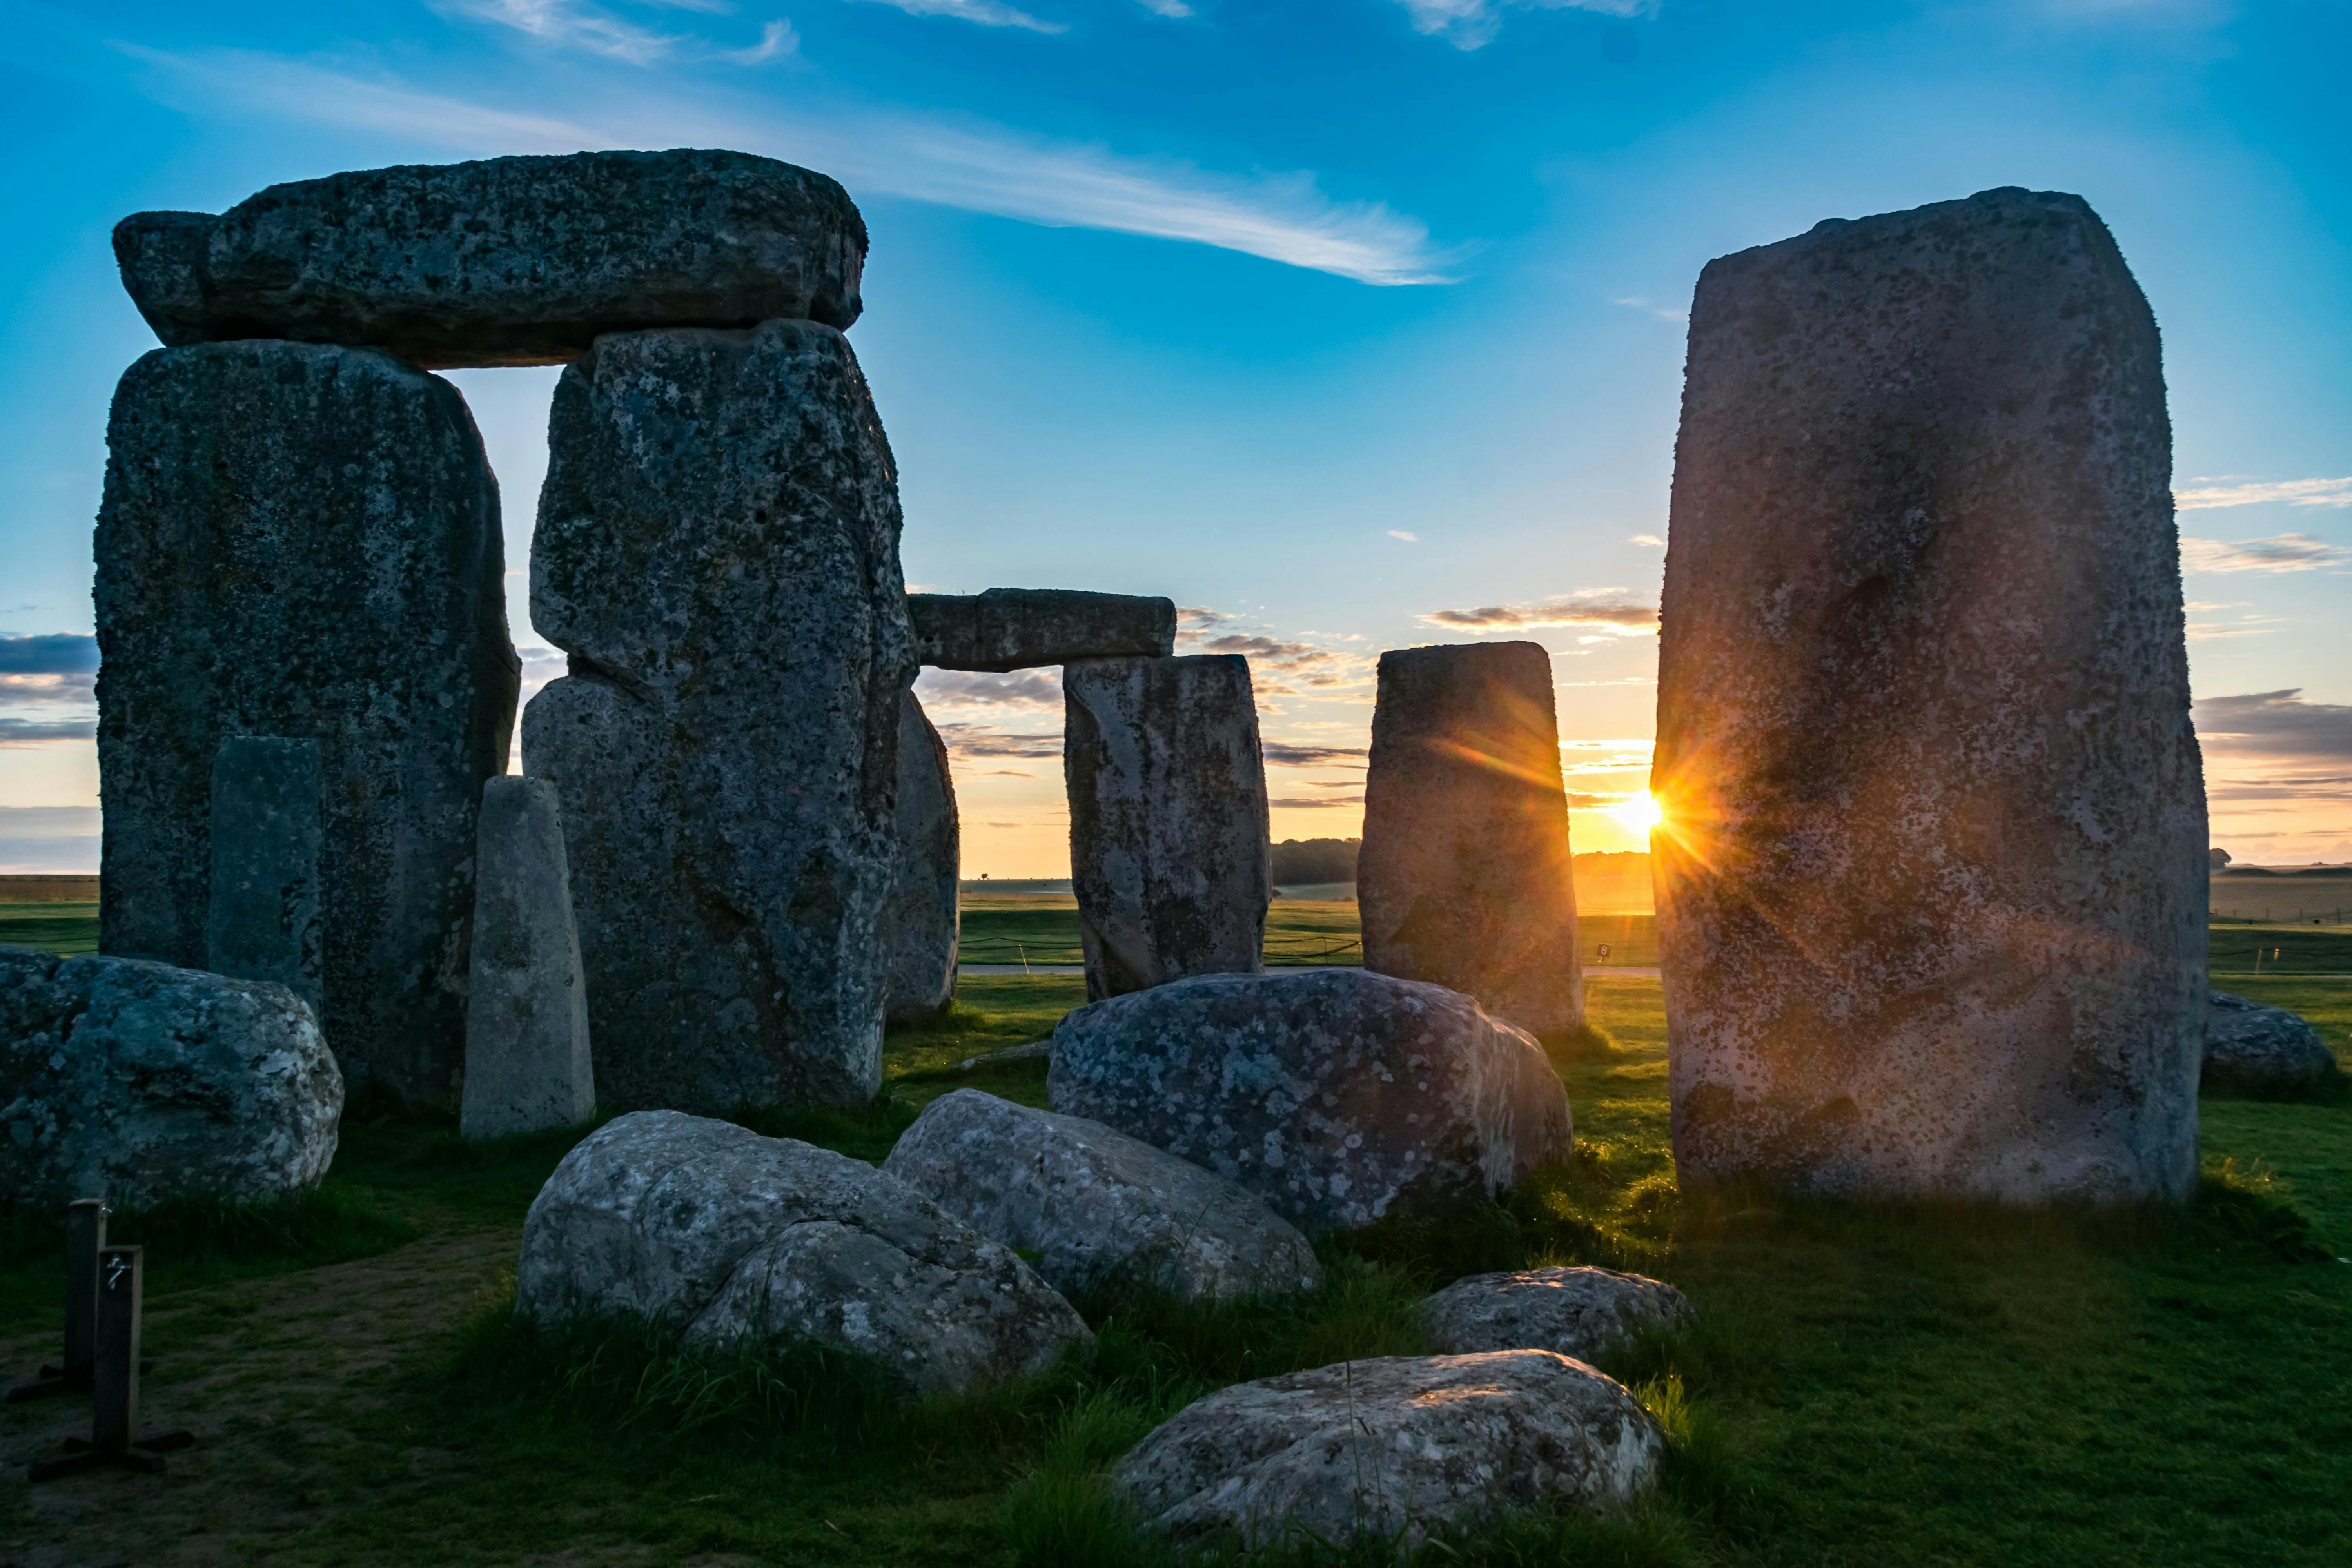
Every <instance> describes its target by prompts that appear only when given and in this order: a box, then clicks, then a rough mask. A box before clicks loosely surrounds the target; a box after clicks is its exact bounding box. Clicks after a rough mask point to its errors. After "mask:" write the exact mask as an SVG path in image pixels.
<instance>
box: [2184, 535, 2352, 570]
mask: <svg viewBox="0 0 2352 1568" xmlns="http://www.w3.org/2000/svg"><path fill="white" fill-rule="evenodd" d="M2346 561H2352V550H2346V549H2344V548H2343V547H2342V546H2341V545H2336V544H2330V543H2328V542H2326V540H2324V539H2314V538H2313V537H2312V536H2311V535H2309V534H2307V533H2279V534H2273V535H2272V536H2271V537H2270V538H2268V539H2241V540H2238V541H2236V542H2227V541H2223V540H2219V539H2183V540H2182V541H2181V542H2180V564H2181V566H2182V567H2183V568H2184V569H2185V570H2188V571H2190V572H2309V571H2312V570H2314V569H2315V568H2317V567H2321V566H2334V565H2336V564H2339V563H2343V562H2346Z"/></svg>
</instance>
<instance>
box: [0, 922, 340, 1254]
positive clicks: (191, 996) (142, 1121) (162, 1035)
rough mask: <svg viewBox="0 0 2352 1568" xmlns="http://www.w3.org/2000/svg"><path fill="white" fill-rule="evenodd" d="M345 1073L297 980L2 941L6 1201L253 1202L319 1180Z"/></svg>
mask: <svg viewBox="0 0 2352 1568" xmlns="http://www.w3.org/2000/svg"><path fill="white" fill-rule="evenodd" d="M342 1111H343V1079H342V1075H341V1073H339V1072H337V1071H336V1069H335V1058H334V1057H333V1055H332V1054H331V1053H330V1052H329V1051H328V1049H327V1047H326V1043H325V1042H324V1041H323V1040H322V1039H321V1038H320V1034H319V1026H318V1024H317V1022H316V1021H315V1020H314V1019H313V1018H312V1017H311V1016H310V1006H309V1005H307V1004H306V1003H304V1002H303V1001H302V999H301V998H299V997H298V996H296V995H295V994H294V993H292V992H291V991H289V990H288V989H287V988H286V987H285V986H283V985H279V984H275V983H273V982H270V981H266V980H237V979H231V978H229V977H228V976H226V975H220V974H212V973H205V972H204V971H202V970H193V969H175V968H173V967H172V966H171V965H170V964H165V963H145V962H142V961H140V960H136V959H125V958H56V957H52V956H51V955H49V954H48V953H46V952H28V951H26V950H25V949H23V948H0V1202H7V1203H14V1204H18V1205H25V1206H26V1207H29V1208H41V1209H47V1208H51V1207H54V1206H55V1205H59V1204H64V1203H69V1202H71V1201H72V1200H74V1199H76V1198H100V1197H102V1198H105V1199H107V1200H108V1201H109V1202H110V1203H113V1204H116V1205H121V1206H124V1207H131V1208H139V1207H144V1206H146V1205H151V1204H154V1203H159V1202H161V1201H162V1200H163V1199H165V1198H169V1197H177V1196H181V1195H186V1194H200V1195H205V1196H211V1197H221V1198H227V1199H231V1200H235V1201H239V1202H244V1201H250V1200H254V1199H259V1198H270V1197H277V1196H279V1195H280V1194H286V1193H291V1192H296V1191H299V1190H300V1189H301V1188H303V1187H307V1186H310V1185H311V1184H314V1183H316V1182H317V1181H318V1180H319V1179H320V1177H321V1176H324V1175H325V1174H326V1173H327V1167H328V1165H329V1164H330V1163H332V1161H333V1160H334V1157H335V1136H336V1130H337V1127H338V1126H339V1125H340V1123H341V1120H342Z"/></svg>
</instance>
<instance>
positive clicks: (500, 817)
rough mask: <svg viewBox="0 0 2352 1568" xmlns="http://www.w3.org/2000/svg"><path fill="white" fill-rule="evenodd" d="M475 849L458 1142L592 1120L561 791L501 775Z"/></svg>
mask: <svg viewBox="0 0 2352 1568" xmlns="http://www.w3.org/2000/svg"><path fill="white" fill-rule="evenodd" d="M475 843H476V845H477V849H476V852H475V856H474V962H473V970H472V980H473V984H472V988H471V994H470V995H469V996H468V997H467V1004H466V1089H465V1093H464V1095H463V1097H462V1098H461V1099H460V1100H459V1102H458V1110H457V1131H458V1132H459V1133H460V1134H461V1135H462V1136H464V1137H467V1138H503V1137H506V1136H508V1135H509V1134H510V1133H516V1132H536V1131H539V1130H541V1128H545V1127H569V1126H572V1124H573V1123H575V1122H580V1121H586V1120H587V1119H588V1116H589V1113H590V1112H592V1111H593V1110H595V1109H596V1076H595V1070H594V1068H593V1064H592V1062H591V1061H590V1058H589V1052H588V987H587V983H586V981H585V980H584V979H583V977H582V975H581V972H580V938H579V934H578V932H577V931H575V930H574V928H573V926H572V875H571V872H570V869H569V868H567V866H566V864H565V861H564V857H563V806H562V802H561V801H560V800H559V799H557V797H556V794H555V786H554V785H553V784H549V783H548V782H547V781H546V780H545V779H525V778H513V777H510V776H508V775H506V774H500V775H499V777H497V778H494V779H491V780H490V781H488V783H487V784H483V785H482V815H481V826H480V830H479V832H478V836H477V837H476V839H475Z"/></svg>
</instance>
